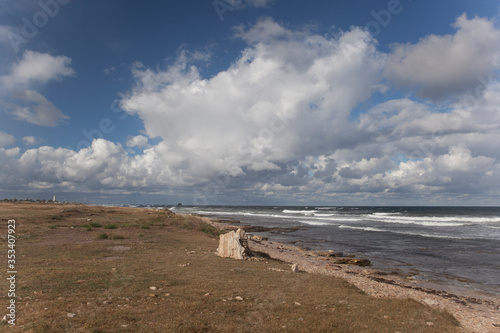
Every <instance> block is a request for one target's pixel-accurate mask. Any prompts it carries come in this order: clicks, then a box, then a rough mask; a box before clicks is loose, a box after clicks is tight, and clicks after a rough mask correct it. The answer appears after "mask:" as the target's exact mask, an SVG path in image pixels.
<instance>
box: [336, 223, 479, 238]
mask: <svg viewBox="0 0 500 333" xmlns="http://www.w3.org/2000/svg"><path fill="white" fill-rule="evenodd" d="M339 228H340V229H353V230H362V231H374V232H387V233H391V234H398V235H409V236H421V237H427V238H441V239H459V240H465V239H482V238H477V237H458V236H449V235H436V234H427V233H420V232H411V231H395V230H386V229H380V228H373V227H354V226H351V225H340V226H339Z"/></svg>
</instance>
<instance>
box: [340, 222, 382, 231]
mask: <svg viewBox="0 0 500 333" xmlns="http://www.w3.org/2000/svg"><path fill="white" fill-rule="evenodd" d="M339 228H340V229H353V230H363V231H375V232H391V231H390V230H384V229H379V228H374V227H354V226H352V225H344V224H342V225H339Z"/></svg>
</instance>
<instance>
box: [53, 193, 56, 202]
mask: <svg viewBox="0 0 500 333" xmlns="http://www.w3.org/2000/svg"><path fill="white" fill-rule="evenodd" d="M52 202H56V195H55V194H54V197H53V198H52Z"/></svg>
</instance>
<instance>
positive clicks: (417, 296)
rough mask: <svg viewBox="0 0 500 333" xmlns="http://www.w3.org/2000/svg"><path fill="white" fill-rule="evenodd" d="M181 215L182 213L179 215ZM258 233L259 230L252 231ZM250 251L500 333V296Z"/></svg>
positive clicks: (295, 250) (274, 248)
mask: <svg viewBox="0 0 500 333" xmlns="http://www.w3.org/2000/svg"><path fill="white" fill-rule="evenodd" d="M176 214H179V213H176ZM186 215H192V216H197V217H199V218H201V219H202V220H203V221H205V222H207V223H209V224H210V225H212V226H214V227H215V228H217V229H219V230H236V229H239V228H242V227H243V229H244V227H245V226H246V225H245V224H244V223H242V224H241V225H239V224H237V223H236V222H237V221H234V222H233V223H236V224H231V221H225V220H224V221H223V222H220V221H221V220H219V219H217V218H211V217H206V216H201V215H197V214H186ZM238 223H239V221H238ZM252 232H258V231H252ZM248 247H249V249H250V251H253V252H259V253H264V254H266V255H268V256H269V257H270V258H272V259H275V260H279V261H283V262H285V263H288V264H290V265H291V264H296V265H297V266H298V268H299V270H300V271H303V272H307V273H313V274H322V275H329V276H334V277H337V278H341V279H343V280H345V281H347V282H349V283H351V284H352V285H354V286H356V287H357V288H359V289H361V290H362V291H364V292H365V293H367V294H369V295H371V296H374V297H377V298H411V299H414V300H416V301H417V302H420V303H422V304H425V305H428V306H431V307H433V308H437V309H439V310H445V311H448V312H449V313H450V314H452V315H453V316H454V317H455V318H456V319H457V320H458V321H459V322H460V324H461V326H462V327H463V328H464V329H465V330H466V331H467V332H477V333H483V332H485V333H489V332H500V297H497V296H494V295H486V294H483V293H481V292H476V291H471V293H470V295H464V294H457V293H455V292H454V293H450V292H448V291H445V290H439V289H435V288H429V287H427V286H426V285H425V281H417V280H408V279H406V278H404V277H403V276H401V275H395V274H390V273H385V272H380V271H378V270H375V269H373V268H370V266H367V267H360V266H355V265H346V264H338V263H335V262H332V261H331V260H328V259H327V258H325V257H322V256H314V255H312V253H313V252H314V251H307V250H304V249H302V248H300V247H299V246H296V245H288V244H284V243H280V242H276V241H273V240H272V239H269V240H262V241H255V240H252V239H249V240H248Z"/></svg>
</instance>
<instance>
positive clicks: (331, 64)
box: [121, 19, 383, 181]
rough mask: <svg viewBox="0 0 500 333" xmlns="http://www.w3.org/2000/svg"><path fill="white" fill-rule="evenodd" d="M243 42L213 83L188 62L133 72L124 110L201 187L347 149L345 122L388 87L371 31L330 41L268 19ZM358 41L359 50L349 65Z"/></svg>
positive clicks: (176, 167)
mask: <svg viewBox="0 0 500 333" xmlns="http://www.w3.org/2000/svg"><path fill="white" fill-rule="evenodd" d="M255 31H258V33H256V32H255ZM238 36H240V37H241V38H243V39H244V40H246V41H248V43H249V45H248V47H247V48H245V49H244V50H243V51H242V53H241V56H240V58H239V59H238V60H237V61H236V62H235V63H234V64H232V65H231V66H230V67H229V68H228V69H227V70H225V71H222V72H220V73H218V74H217V75H216V76H214V77H213V78H210V79H205V78H203V77H202V76H201V74H200V72H199V70H198V68H196V67H195V66H193V65H190V64H189V61H188V60H189V59H186V58H185V57H180V58H179V59H178V61H177V62H176V63H174V64H173V65H171V66H169V67H168V69H167V70H165V71H152V70H150V69H148V68H145V67H144V66H140V65H137V66H136V67H135V68H134V72H133V73H134V76H135V78H136V82H137V83H136V86H135V88H134V89H133V90H132V92H131V93H130V94H128V95H127V96H125V97H124V98H123V100H122V103H121V106H122V108H123V109H125V110H126V111H128V112H129V113H131V114H136V115H138V116H139V117H140V118H141V119H142V120H143V121H144V125H145V130H146V133H147V135H148V136H149V137H160V138H162V139H163V143H164V146H165V151H164V153H165V158H166V160H167V161H169V165H170V166H171V167H172V169H173V170H176V171H177V172H179V174H186V173H188V174H190V175H191V176H193V177H194V178H198V181H201V180H203V179H206V177H207V176H208V175H210V174H212V173H221V174H231V175H232V176H236V175H241V174H244V173H245V172H246V171H247V170H250V171H263V170H279V169H280V168H281V167H280V164H283V163H288V162H290V161H293V160H296V159H298V158H302V157H303V156H305V155H308V154H314V153H316V152H317V151H322V150H325V149H326V150H330V151H333V150H334V149H335V148H336V147H339V146H341V145H343V144H348V143H346V142H345V141H346V139H345V137H348V136H349V130H350V129H349V127H350V125H349V123H348V122H347V121H346V117H347V116H348V115H349V113H350V111H351V110H352V109H353V108H354V107H355V106H356V105H358V104H359V103H361V102H363V101H364V100H365V99H366V98H368V97H369V96H370V95H371V93H372V92H373V91H375V90H378V89H379V86H378V81H379V77H380V75H379V74H380V71H381V69H382V66H383V59H382V57H381V56H380V55H379V54H378V53H377V51H376V50H375V45H374V41H373V40H372V39H371V37H370V36H369V34H368V33H367V32H365V31H363V30H360V29H353V30H351V31H349V32H346V33H344V34H342V35H339V36H337V37H331V38H327V37H324V36H319V35H314V34H311V33H307V32H303V31H292V30H287V29H285V28H283V27H281V26H279V25H278V24H276V23H275V22H274V21H272V20H271V19H265V20H261V21H260V22H258V23H257V24H256V26H253V27H251V28H249V29H246V30H245V29H242V28H240V30H239V31H238ZM257 40H260V41H261V42H257ZM352 41H356V42H357V43H358V44H359V49H358V52H356V53H354V54H351V56H350V57H346V56H345V47H346V46H347V45H349V44H350V43H351V42H352Z"/></svg>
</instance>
